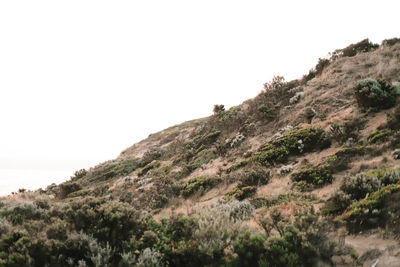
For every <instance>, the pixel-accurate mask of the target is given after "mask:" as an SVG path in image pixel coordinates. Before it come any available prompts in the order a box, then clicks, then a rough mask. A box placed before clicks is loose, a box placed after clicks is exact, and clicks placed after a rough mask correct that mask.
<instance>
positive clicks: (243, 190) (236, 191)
mask: <svg viewBox="0 0 400 267" xmlns="http://www.w3.org/2000/svg"><path fill="white" fill-rule="evenodd" d="M256 192H257V187H256V186H243V187H235V188H233V189H232V190H230V191H228V192H226V193H225V199H229V198H231V197H234V198H236V199H237V200H243V199H245V198H248V197H251V196H253V195H254V194H255V193H256Z"/></svg>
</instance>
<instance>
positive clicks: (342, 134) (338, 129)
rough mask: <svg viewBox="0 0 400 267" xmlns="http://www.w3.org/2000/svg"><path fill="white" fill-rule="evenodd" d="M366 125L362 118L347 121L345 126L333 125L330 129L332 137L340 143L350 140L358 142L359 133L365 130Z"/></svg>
mask: <svg viewBox="0 0 400 267" xmlns="http://www.w3.org/2000/svg"><path fill="white" fill-rule="evenodd" d="M365 123H366V121H365V120H362V119H360V118H354V119H352V120H349V121H346V122H345V123H344V124H343V125H339V124H337V123H333V124H332V125H331V127H330V136H331V137H332V138H333V139H335V140H336V141H338V142H339V143H344V142H345V141H347V140H348V139H349V138H353V139H354V140H357V139H358V136H359V132H360V130H362V129H363V128H364V125H365Z"/></svg>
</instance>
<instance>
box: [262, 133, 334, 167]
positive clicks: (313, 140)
mask: <svg viewBox="0 0 400 267" xmlns="http://www.w3.org/2000/svg"><path fill="white" fill-rule="evenodd" d="M330 144H331V142H330V140H329V138H328V136H327V134H326V133H325V131H324V130H322V129H320V128H312V127H306V128H294V129H292V130H290V131H288V132H286V133H285V134H284V136H283V137H281V138H279V139H278V140H274V141H270V142H268V143H266V144H264V145H263V146H262V147H261V148H260V150H259V152H258V153H257V154H256V155H255V159H256V160H257V161H258V162H260V163H261V164H263V165H264V166H267V167H269V166H271V165H274V164H275V163H280V162H285V161H286V160H287V158H288V157H289V155H291V154H293V155H298V154H302V153H305V152H310V151H313V150H317V149H324V148H327V147H329V146H330Z"/></svg>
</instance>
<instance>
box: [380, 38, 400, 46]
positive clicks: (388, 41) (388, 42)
mask: <svg viewBox="0 0 400 267" xmlns="http://www.w3.org/2000/svg"><path fill="white" fill-rule="evenodd" d="M397 43H400V38H391V39H385V40H383V41H382V45H384V46H393V45H395V44H397Z"/></svg>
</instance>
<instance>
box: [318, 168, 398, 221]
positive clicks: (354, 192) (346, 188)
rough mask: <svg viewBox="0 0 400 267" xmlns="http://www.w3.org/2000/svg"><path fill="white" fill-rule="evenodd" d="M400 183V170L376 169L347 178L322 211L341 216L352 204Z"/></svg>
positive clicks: (326, 213) (325, 213)
mask: <svg viewBox="0 0 400 267" xmlns="http://www.w3.org/2000/svg"><path fill="white" fill-rule="evenodd" d="M399 182H400V170H399V169H376V170H371V171H369V172H367V173H360V174H357V175H355V176H350V177H346V178H345V179H344V181H343V183H342V185H341V186H340V189H339V190H338V191H336V192H334V194H333V195H332V197H331V198H330V199H329V200H328V201H327V202H326V204H325V205H324V207H323V208H322V209H321V211H322V213H323V214H324V215H328V214H329V215H337V214H340V213H342V212H343V211H345V210H346V209H347V208H348V207H349V206H350V205H351V204H352V203H354V202H356V201H359V200H361V199H364V198H365V197H367V196H368V195H370V194H372V193H374V192H376V191H377V190H380V189H381V188H382V187H385V186H388V185H393V184H397V183H399Z"/></svg>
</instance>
